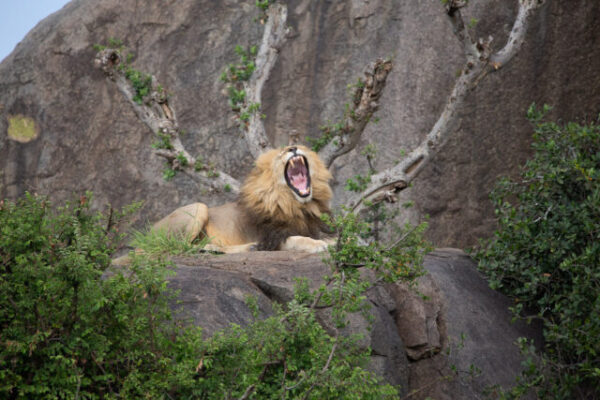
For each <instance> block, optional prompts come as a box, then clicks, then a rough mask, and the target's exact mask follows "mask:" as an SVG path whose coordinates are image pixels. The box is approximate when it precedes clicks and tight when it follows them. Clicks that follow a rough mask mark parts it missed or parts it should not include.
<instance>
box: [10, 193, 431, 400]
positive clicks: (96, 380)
mask: <svg viewBox="0 0 600 400" xmlns="http://www.w3.org/2000/svg"><path fill="white" fill-rule="evenodd" d="M88 205H89V199H88V196H84V197H81V199H80V200H79V201H78V202H75V203H70V204H67V205H66V206H65V207H62V208H59V209H58V210H56V211H54V210H53V209H52V207H51V205H50V204H49V202H48V201H47V200H45V199H44V198H41V197H37V196H33V195H29V194H27V195H26V196H25V197H24V198H22V199H20V200H18V201H17V202H16V203H11V202H8V201H5V202H1V203H0V398H14V399H17V398H28V399H33V398H50V399H52V398H54V399H64V398H88V399H117V398H153V399H154V398H156V399H168V398H190V399H215V398H219V399H221V398H260V399H281V398H288V399H294V398H300V399H359V398H360V399H386V398H397V391H396V388H393V387H391V386H389V385H385V384H383V383H382V382H381V379H380V378H378V377H376V376H375V375H373V374H372V373H370V372H367V371H366V370H365V369H364V368H363V367H364V366H365V365H366V362H367V361H368V360H369V349H364V348H360V347H359V346H358V345H357V339H358V338H357V337H356V336H350V337H345V336H343V335H341V334H338V333H336V334H335V335H330V334H328V333H327V332H326V331H325V330H324V329H323V327H322V326H321V325H320V324H319V323H318V322H317V319H316V309H322V308H329V309H331V315H332V316H333V318H334V321H335V323H336V331H338V330H339V329H341V328H343V327H344V326H345V324H346V315H347V313H349V312H356V311H360V310H364V304H365V303H364V298H365V297H364V294H365V292H366V290H368V289H369V288H370V287H371V284H369V283H368V282H365V281H363V280H361V278H360V274H359V269H360V268H362V267H366V268H371V269H373V270H375V273H376V275H377V276H379V279H378V281H381V280H385V281H390V280H395V279H404V280H412V279H414V277H415V276H416V275H418V274H419V273H420V271H421V270H420V262H421V260H422V253H423V241H422V237H421V233H422V229H423V228H424V226H420V227H418V228H414V229H411V230H409V231H405V232H404V234H403V235H402V237H401V240H399V241H397V242H395V243H394V244H393V245H392V246H383V245H381V244H376V243H371V244H369V245H368V246H365V245H364V243H360V242H359V241H358V240H357V239H356V237H357V235H358V236H366V235H367V234H368V233H369V228H368V226H367V225H365V224H363V223H361V222H359V221H358V220H357V219H356V218H355V217H354V216H353V215H352V214H348V215H346V216H345V217H340V218H338V219H335V220H332V221H330V223H331V224H332V227H333V229H335V230H336V231H337V232H338V235H339V238H340V239H341V240H340V244H339V245H338V246H335V247H332V248H331V254H330V257H329V258H328V260H329V261H328V262H329V263H330V265H331V267H332V276H331V277H328V278H327V282H326V284H324V285H323V286H322V287H321V288H320V289H319V290H317V291H316V292H312V293H311V292H310V291H309V290H308V284H307V283H306V282H304V281H299V283H298V287H297V290H296V294H295V299H294V300H293V301H291V302H290V303H288V304H286V305H283V306H278V305H275V306H274V314H273V315H272V316H270V317H268V318H262V319H261V318H256V319H255V321H254V322H253V323H251V324H250V325H249V326H247V327H240V326H237V325H232V326H231V327H230V328H229V329H226V330H224V331H222V332H219V333H218V334H216V335H215V336H214V337H212V338H202V337H201V330H200V328H193V327H186V326H185V325H184V324H183V322H182V321H178V320H175V319H173V317H172V314H171V311H170V308H169V302H170V301H171V300H172V299H173V296H172V295H173V294H172V293H170V292H169V291H168V289H167V287H166V279H167V276H168V275H169V273H170V270H169V265H168V263H167V262H166V261H165V260H164V259H163V258H162V257H163V254H167V253H171V252H172V251H175V250H176V249H180V250H182V251H185V252H190V251H195V250H197V246H196V247H195V245H189V244H186V245H185V246H184V245H181V244H177V243H175V241H176V238H165V237H164V235H162V234H161V233H160V232H158V233H156V232H154V233H153V232H151V233H150V234H149V236H147V237H144V236H143V235H141V234H137V235H136V243H138V244H140V245H141V246H142V247H143V248H144V249H145V251H144V252H142V253H141V254H135V253H131V254H130V257H131V264H130V265H129V266H128V268H127V269H115V268H114V267H113V268H111V269H110V270H108V268H109V267H110V265H111V258H110V256H111V252H112V251H113V250H114V248H115V246H116V245H117V243H118V242H119V240H120V239H121V235H120V234H119V233H118V231H119V230H120V228H119V227H118V223H119V222H120V221H122V219H123V216H124V214H125V213H124V212H122V213H113V212H111V213H109V215H108V216H105V215H101V214H93V213H91V212H90V211H89V210H88ZM107 270H108V272H107ZM171 304H172V303H171ZM248 305H249V307H250V308H251V309H252V310H254V311H255V313H256V310H257V306H256V302H255V301H253V300H252V299H249V300H248Z"/></svg>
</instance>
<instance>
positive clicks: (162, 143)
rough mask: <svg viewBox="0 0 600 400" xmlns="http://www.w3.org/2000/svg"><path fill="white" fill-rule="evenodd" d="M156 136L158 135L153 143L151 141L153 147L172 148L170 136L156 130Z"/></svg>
mask: <svg viewBox="0 0 600 400" xmlns="http://www.w3.org/2000/svg"><path fill="white" fill-rule="evenodd" d="M156 136H157V137H158V140H157V141H156V142H154V143H152V145H151V146H152V148H153V149H166V150H173V144H172V143H171V136H169V135H168V134H166V133H161V132H158V133H157V134H156Z"/></svg>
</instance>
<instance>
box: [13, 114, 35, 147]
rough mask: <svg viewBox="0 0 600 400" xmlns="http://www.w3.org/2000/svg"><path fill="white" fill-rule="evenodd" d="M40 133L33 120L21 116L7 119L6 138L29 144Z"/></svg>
mask: <svg viewBox="0 0 600 400" xmlns="http://www.w3.org/2000/svg"><path fill="white" fill-rule="evenodd" d="M39 133H40V130H39V127H38V125H37V124H36V123H35V121H34V120H33V118H30V117H26V116H24V115H21V114H17V115H10V116H9V117H8V137H9V138H10V139H12V140H15V141H17V142H21V143H27V142H31V141H32V140H34V139H35V138H37V137H38V135H39Z"/></svg>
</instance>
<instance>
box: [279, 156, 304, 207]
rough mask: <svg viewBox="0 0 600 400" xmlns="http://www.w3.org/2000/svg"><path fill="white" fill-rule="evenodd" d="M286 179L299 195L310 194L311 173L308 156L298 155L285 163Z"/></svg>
mask: <svg viewBox="0 0 600 400" xmlns="http://www.w3.org/2000/svg"><path fill="white" fill-rule="evenodd" d="M285 181H286V182H287V184H288V186H289V187H290V188H292V190H293V191H294V192H296V194H297V195H298V196H300V197H308V196H309V195H310V173H309V170H308V160H307V159H306V157H304V156H302V155H296V156H293V157H292V158H290V159H289V160H288V162H287V164H286V165H285Z"/></svg>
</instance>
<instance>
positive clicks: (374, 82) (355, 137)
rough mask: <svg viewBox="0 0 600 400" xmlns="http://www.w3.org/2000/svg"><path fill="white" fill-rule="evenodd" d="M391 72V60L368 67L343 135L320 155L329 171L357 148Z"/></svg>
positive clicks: (357, 91) (350, 110)
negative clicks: (343, 156)
mask: <svg viewBox="0 0 600 400" xmlns="http://www.w3.org/2000/svg"><path fill="white" fill-rule="evenodd" d="M391 70H392V62H391V61H389V60H386V61H384V60H376V61H375V62H374V63H371V64H369V65H368V66H367V68H366V70H365V80H364V81H360V82H359V84H358V85H357V87H356V89H355V92H354V96H353V103H352V104H351V105H350V109H349V110H347V111H346V113H345V115H344V120H343V121H342V129H341V131H340V132H339V134H337V135H335V136H333V137H332V138H331V140H330V141H329V143H328V144H327V145H326V146H325V147H323V148H322V149H321V150H320V151H319V156H320V157H321V159H322V160H323V161H324V162H325V165H327V167H330V166H331V164H333V162H334V161H335V159H336V158H338V157H340V156H342V155H344V154H346V153H348V152H349V151H351V150H353V149H354V148H355V147H356V145H357V144H358V141H359V140H360V137H361V135H362V133H363V131H364V130H365V127H366V126H367V124H368V123H369V121H370V120H371V118H372V116H373V114H374V113H375V111H377V109H378V108H379V103H378V101H379V97H381V93H382V92H383V88H384V87H385V83H386V79H387V76H388V74H389V73H390V71H391Z"/></svg>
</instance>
